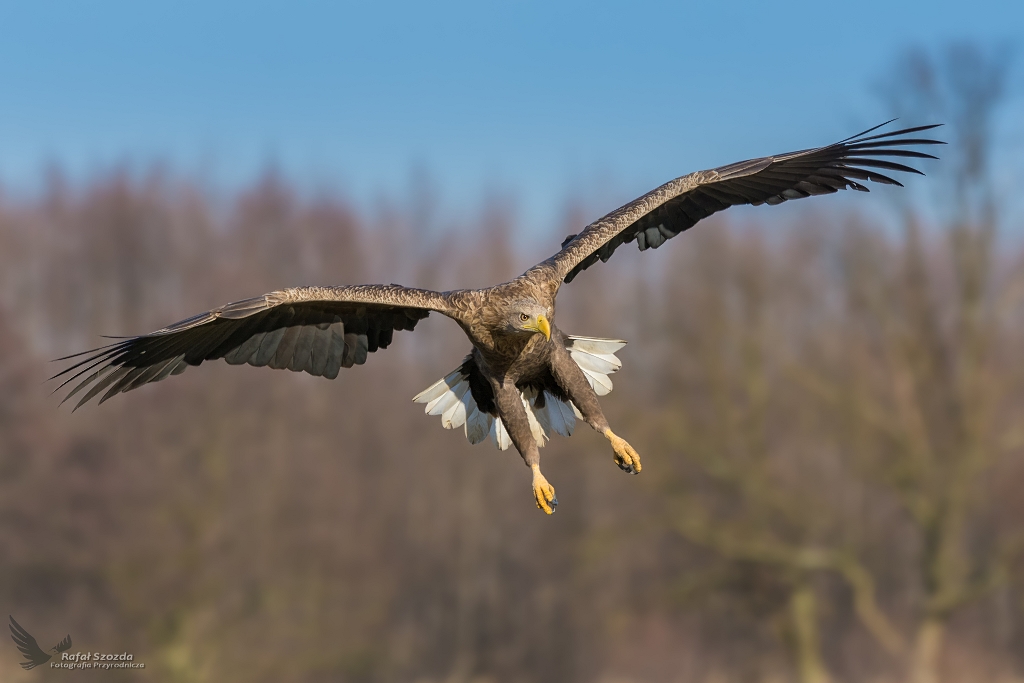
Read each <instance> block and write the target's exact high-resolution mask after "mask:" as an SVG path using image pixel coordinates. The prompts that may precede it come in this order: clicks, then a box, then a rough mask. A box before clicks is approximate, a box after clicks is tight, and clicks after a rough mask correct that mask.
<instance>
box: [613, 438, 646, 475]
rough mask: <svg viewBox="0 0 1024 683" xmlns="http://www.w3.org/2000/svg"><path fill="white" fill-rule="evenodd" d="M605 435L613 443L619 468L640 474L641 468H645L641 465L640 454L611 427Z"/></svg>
mask: <svg viewBox="0 0 1024 683" xmlns="http://www.w3.org/2000/svg"><path fill="white" fill-rule="evenodd" d="M604 435H605V437H607V438H608V440H609V441H611V443H612V450H614V451H615V464H616V465H618V466H619V469H621V470H622V471H623V472H627V473H629V474H640V470H641V469H643V468H642V467H641V465H640V454H639V453H637V452H636V450H634V448H633V447H632V446H630V445H629V444H628V443H626V440H625V439H623V438H622V437H620V436H618V435H616V434H615V432H613V431H612V430H611V429H606V430H605V431H604Z"/></svg>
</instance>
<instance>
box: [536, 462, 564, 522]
mask: <svg viewBox="0 0 1024 683" xmlns="http://www.w3.org/2000/svg"><path fill="white" fill-rule="evenodd" d="M533 498H534V500H536V501H537V507H539V508H540V509H541V510H543V511H544V513H545V514H548V515H550V514H554V512H555V508H556V507H558V499H557V498H555V487H554V486H552V485H551V484H550V483H548V480H547V478H546V477H545V476H544V475H543V474H541V473H540V466H539V465H534V466H533Z"/></svg>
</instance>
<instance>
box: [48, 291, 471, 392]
mask: <svg viewBox="0 0 1024 683" xmlns="http://www.w3.org/2000/svg"><path fill="white" fill-rule="evenodd" d="M431 311H438V312H441V313H446V314H447V313H450V312H451V311H452V309H451V307H450V305H449V297H448V295H447V294H445V293H442V292H433V291H430V290H425V289H413V288H410V287H401V286H399V285H358V286H351V287H296V288H293V289H285V290H281V291H277V292H270V293H269V294H265V295H263V296H260V297H256V298H253V299H245V300H243V301H237V302H235V303H232V304H227V305H226V306H221V307H220V308H215V309H213V310H212V311H208V312H206V313H201V314H199V315H196V316H193V317H191V318H187V319H185V320H182V321H181V322H177V323H175V324H173V325H169V326H168V327H165V328H163V329H160V330H157V331H156V332H151V333H150V334H144V335H141V336H138V337H128V338H126V339H122V340H120V341H117V342H114V343H113V344H110V345H108V346H105V347H102V348H99V349H94V350H93V351H86V352H84V353H80V354H75V355H74V356H67V357H66V358H61V359H59V360H67V359H68V358H76V357H78V356H85V358H84V359H82V360H79V361H78V362H76V363H75V364H74V365H72V366H71V367H69V368H67V369H65V370H63V371H62V372H60V373H59V374H57V375H55V376H54V377H53V378H51V379H55V378H57V377H61V376H62V375H65V374H67V373H73V374H71V376H70V377H69V378H67V379H65V380H64V382H63V383H62V384H61V385H60V387H57V388H58V389H60V388H62V387H64V386H66V385H67V384H68V383H71V382H75V381H77V382H78V383H77V384H75V385H74V388H73V389H72V390H71V391H70V393H68V395H67V396H66V397H64V401H66V400H68V399H69V398H71V397H72V396H75V395H76V394H78V393H79V392H81V391H82V390H84V389H85V388H86V387H89V389H88V391H86V392H85V395H84V396H82V398H81V400H80V401H79V402H78V404H77V405H76V406H75V408H76V409H77V408H78V407H80V406H81V405H82V404H84V403H86V402H88V401H89V400H90V399H92V398H94V397H95V396H97V395H99V394H100V392H102V391H104V390H105V391H106V393H104V394H103V395H102V396H101V397H100V403H102V402H103V401H106V400H107V399H108V398H111V397H112V396H114V395H116V394H118V393H121V392H124V391H130V390H132V389H135V388H137V387H140V386H142V385H143V384H147V383H149V382H158V381H160V380H162V379H164V378H165V377H168V376H170V375H177V374H180V373H182V372H184V371H185V369H186V368H187V367H188V366H190V365H199V364H200V363H202V362H203V361H204V360H214V359H217V358H223V359H224V360H226V361H227V362H228V363H231V364H232V365H240V364H242V363H248V364H249V365H256V366H263V365H267V366H269V367H272V368H288V369H289V370H294V371H296V372H298V371H303V372H308V373H309V374H311V375H316V376H323V377H327V378H328V379H334V378H335V377H337V376H338V371H339V370H340V369H341V368H349V367H352V366H353V365H361V364H362V363H364V362H366V355H367V354H368V353H373V352H374V351H376V350H377V349H384V348H387V347H388V345H389V344H390V343H391V338H392V335H393V334H394V332H395V330H412V329H413V328H414V327H416V323H418V322H419V321H420V320H422V319H423V318H426V317H427V316H428V315H429V314H430V312H431Z"/></svg>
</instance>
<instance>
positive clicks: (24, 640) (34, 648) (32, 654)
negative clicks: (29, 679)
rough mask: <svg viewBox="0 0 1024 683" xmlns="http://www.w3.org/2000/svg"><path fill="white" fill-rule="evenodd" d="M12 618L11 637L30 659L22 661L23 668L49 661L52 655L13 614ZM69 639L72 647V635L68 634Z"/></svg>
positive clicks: (26, 657) (33, 666)
mask: <svg viewBox="0 0 1024 683" xmlns="http://www.w3.org/2000/svg"><path fill="white" fill-rule="evenodd" d="M8 616H10V615H8ZM10 619H11V623H10V624H9V626H10V629H11V638H13V639H14V644H15V645H17V646H18V650H19V651H20V652H21V654H23V655H25V659H26V660H28V661H25V662H21V667H22V668H23V669H32V668H35V667H37V666H39V665H40V664H43V663H45V662H47V661H49V660H50V655H48V654H46V653H45V652H43V650H42V648H40V647H39V643H37V642H36V639H35V638H33V637H32V634H30V633H29V632H28V631H26V630H25V629H24V628H22V627H21V624H19V623H18V622H16V621H15V620H14V617H13V616H12V617H10ZM67 641H68V647H71V637H70V636H68V638H67Z"/></svg>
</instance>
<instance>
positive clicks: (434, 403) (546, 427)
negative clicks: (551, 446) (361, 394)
mask: <svg viewBox="0 0 1024 683" xmlns="http://www.w3.org/2000/svg"><path fill="white" fill-rule="evenodd" d="M625 345H626V342H624V341H622V340H621V339H597V338H594V337H573V336H569V337H566V345H565V347H566V349H567V350H568V351H569V355H570V357H572V359H573V360H574V361H576V365H578V366H579V367H580V370H582V371H583V374H584V375H586V377H587V381H588V382H590V386H591V387H593V389H594V392H595V393H596V394H597V395H598V396H604V395H605V394H607V393H608V392H610V391H611V390H612V381H611V379H610V378H609V377H608V375H610V374H612V373H613V372H615V371H617V370H618V369H619V368H621V367H622V363H621V361H619V359H618V358H617V357H616V356H615V352H616V351H618V350H619V349H621V348H622V347H623V346H625ZM522 399H523V405H524V406H525V407H526V416H527V418H529V420H530V429H531V431H533V437H534V439H536V440H537V445H538V446H543V445H544V442H545V441H547V439H548V437H549V435H550V434H551V433H552V432H555V433H556V434H561V435H562V436H571V435H572V432H573V430H574V429H575V428H576V418H580V419H582V418H583V416H582V415H580V412H579V410H577V409H576V406H574V405H573V404H572V401H563V400H561V399H559V398H558V397H556V396H553V395H552V394H551V393H549V392H547V391H543V390H542V391H537V390H536V389H527V390H526V391H524V392H522ZM412 400H413V401H415V402H417V403H426V404H427V406H426V413H427V414H428V415H440V416H441V425H442V426H443V427H444V428H445V429H454V428H456V427H463V428H464V430H465V432H466V438H467V439H469V442H470V443H472V444H478V443H480V442H481V441H483V440H484V439H486V438H487V437H488V436H490V437H491V439H493V440H494V443H495V444H496V445H497V446H498V448H500V449H501V450H505V449H506V448H508V447H509V446H511V445H512V440H511V439H510V438H509V436H508V431H506V429H505V425H504V424H502V421H501V418H500V417H495V416H493V415H491V414H490V413H487V412H484V411H482V410H480V409H479V407H478V406H477V404H476V401H475V400H474V399H473V392H472V391H471V390H470V376H469V372H468V371H467V370H466V364H465V363H463V365H461V366H459V368H458V369H456V370H454V371H452V372H450V373H448V374H447V375H445V376H444V377H442V378H441V379H439V380H438V381H436V382H434V383H433V384H431V385H430V386H429V387H427V388H426V389H424V390H423V391H421V392H420V393H419V394H417V395H416V396H415V397H414V398H413V399H412Z"/></svg>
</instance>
